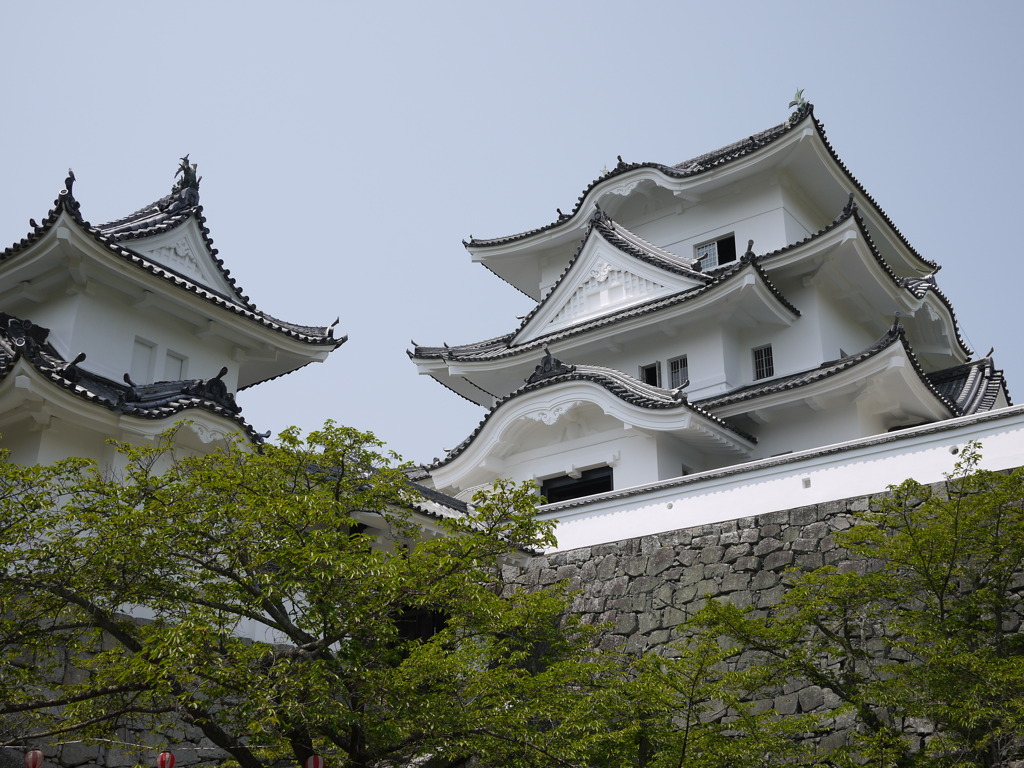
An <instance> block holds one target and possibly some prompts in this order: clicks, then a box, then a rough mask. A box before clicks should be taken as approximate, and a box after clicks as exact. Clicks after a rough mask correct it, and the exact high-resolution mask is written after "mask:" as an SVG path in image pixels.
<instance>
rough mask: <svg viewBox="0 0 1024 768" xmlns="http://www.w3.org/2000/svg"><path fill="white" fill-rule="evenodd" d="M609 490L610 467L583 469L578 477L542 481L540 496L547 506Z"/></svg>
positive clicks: (567, 476)
mask: <svg viewBox="0 0 1024 768" xmlns="http://www.w3.org/2000/svg"><path fill="white" fill-rule="evenodd" d="M610 490H612V468H611V467H594V469H585V470H583V472H581V473H580V476H579V477H570V476H569V475H559V476H558V477H549V478H548V479H547V480H544V481H542V483H541V486H540V492H541V495H542V496H544V498H545V499H547V501H548V504H555V503H556V502H559V501H567V500H568V499H578V498H580V497H581V496H593V495H594V494H595V493H605V492H606V491H610Z"/></svg>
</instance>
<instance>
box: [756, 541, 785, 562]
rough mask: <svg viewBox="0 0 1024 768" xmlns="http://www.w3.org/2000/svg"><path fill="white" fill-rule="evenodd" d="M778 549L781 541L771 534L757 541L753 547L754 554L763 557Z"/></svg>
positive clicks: (780, 547) (780, 546)
mask: <svg viewBox="0 0 1024 768" xmlns="http://www.w3.org/2000/svg"><path fill="white" fill-rule="evenodd" d="M779 549H782V542H781V541H779V540H778V539H776V538H775V537H773V536H769V537H767V538H764V539H761V541H759V542H758V543H757V545H756V546H755V547H754V554H755V555H757V556H758V557H763V556H764V555H767V554H770V553H772V552H775V551H776V550H779Z"/></svg>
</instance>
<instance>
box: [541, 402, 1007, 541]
mask: <svg viewBox="0 0 1024 768" xmlns="http://www.w3.org/2000/svg"><path fill="white" fill-rule="evenodd" d="M969 441H980V442H981V443H982V454H983V462H982V466H983V467H984V468H986V469H993V470H1000V469H1008V468H1012V467H1020V466H1024V406H1016V407H1013V408H1008V409H1004V410H1002V411H991V412H988V413H986V414H981V415H977V416H965V417H961V418H959V419H951V420H949V421H945V422H942V423H941V424H936V425H928V426H926V427H919V428H916V429H910V430H906V431H903V432H899V433H893V434H889V435H882V436H877V437H871V438H864V439H861V440H856V441H851V442H848V443H844V444H838V445H832V446H828V447H825V448H821V449H817V450H812V451H806V452H803V453H797V454H793V455H790V456H786V457H782V458H779V459H764V460H760V461H753V462H749V463H746V464H742V465H738V466H736V467H732V468H729V469H727V470H722V471H718V472H706V473H699V474H695V475H692V476H689V477H687V478H683V479H680V480H677V481H669V482H665V483H660V484H656V485H654V486H652V487H649V488H643V489H638V492H637V493H636V494H635V495H623V494H621V493H620V494H616V493H612V494H605V495H603V496H597V497H594V498H593V499H591V500H588V501H586V502H580V503H573V502H569V503H567V504H563V505H551V506H550V507H547V508H542V510H541V516H542V517H543V518H545V519H552V520H556V521H557V522H558V525H557V528H556V534H557V536H558V546H557V548H556V549H558V550H567V549H576V548H578V547H585V546H592V545H595V544H600V543H604V542H612V541H618V540H620V539H623V538H626V537H629V538H632V537H637V536H645V535H648V534H653V533H663V532H666V531H672V530H676V529H679V528H687V527H690V526H695V525H703V524H705V523H712V522H720V521H724V520H733V519H736V518H739V517H749V516H753V515H759V514H764V513H767V512H774V511H777V510H781V509H792V508H793V507H798V506H802V505H806V504H817V503H821V502H826V501H833V500H836V499H845V498H848V497H851V496H861V495H867V494H872V493H879V492H881V491H884V490H885V489H886V488H887V487H888V486H889V485H893V484H897V483H900V482H902V481H903V480H905V479H907V478H914V479H915V480H918V481H919V482H922V483H932V482H938V481H940V480H942V478H943V474H944V473H946V472H949V471H951V470H952V469H953V466H954V464H955V462H956V459H957V455H958V453H959V451H960V450H962V448H963V446H964V445H965V444H966V443H967V442H969Z"/></svg>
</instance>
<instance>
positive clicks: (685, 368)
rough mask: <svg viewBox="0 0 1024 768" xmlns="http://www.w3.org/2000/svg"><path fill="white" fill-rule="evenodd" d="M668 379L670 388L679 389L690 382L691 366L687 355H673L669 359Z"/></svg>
mask: <svg viewBox="0 0 1024 768" xmlns="http://www.w3.org/2000/svg"><path fill="white" fill-rule="evenodd" d="M668 381H669V388H670V389H678V388H679V387H683V386H686V385H687V384H689V383H690V367H689V365H688V364H687V362H686V355H680V356H679V357H673V358H672V359H671V360H669V361H668Z"/></svg>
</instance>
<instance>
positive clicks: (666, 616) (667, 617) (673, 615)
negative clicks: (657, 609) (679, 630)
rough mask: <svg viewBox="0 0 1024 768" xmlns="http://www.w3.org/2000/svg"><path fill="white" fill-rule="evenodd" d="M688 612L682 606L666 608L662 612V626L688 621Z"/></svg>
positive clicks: (677, 624)
mask: <svg viewBox="0 0 1024 768" xmlns="http://www.w3.org/2000/svg"><path fill="white" fill-rule="evenodd" d="M686 618H687V614H686V612H685V611H684V610H682V609H681V608H666V609H665V610H664V611H662V614H661V626H662V627H676V626H679V625H680V624H682V623H683V622H684V621H686Z"/></svg>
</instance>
